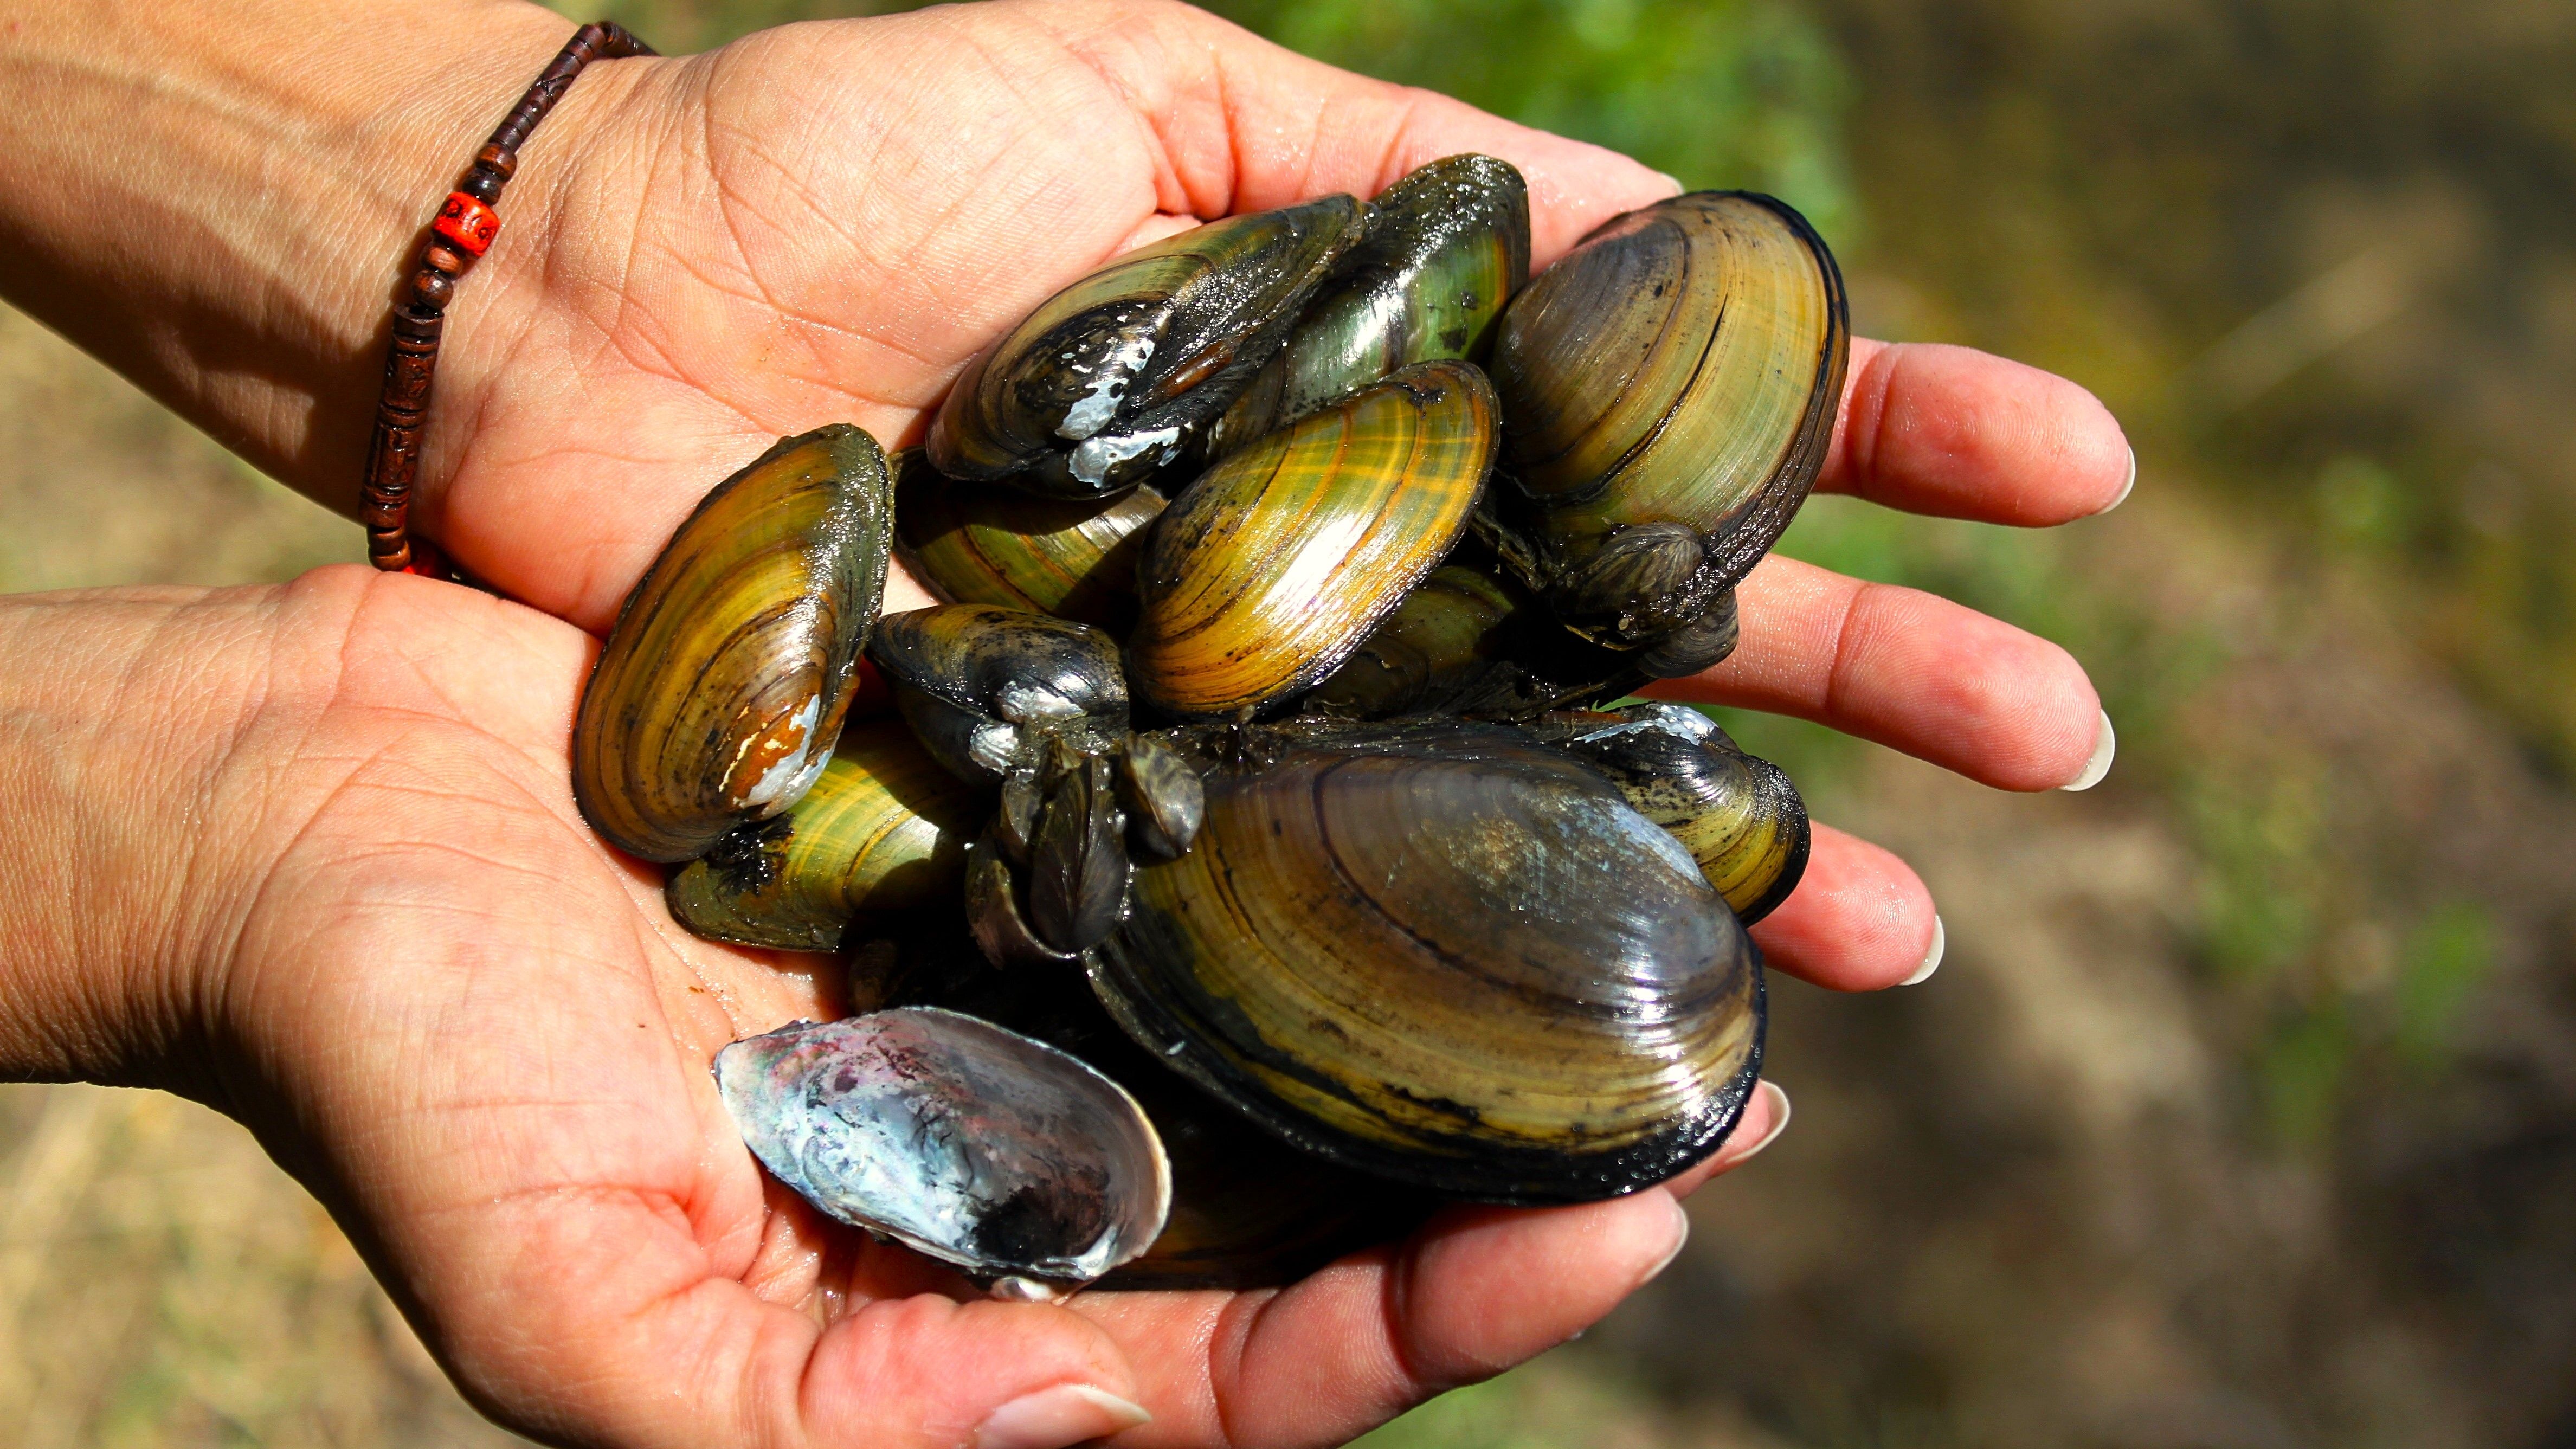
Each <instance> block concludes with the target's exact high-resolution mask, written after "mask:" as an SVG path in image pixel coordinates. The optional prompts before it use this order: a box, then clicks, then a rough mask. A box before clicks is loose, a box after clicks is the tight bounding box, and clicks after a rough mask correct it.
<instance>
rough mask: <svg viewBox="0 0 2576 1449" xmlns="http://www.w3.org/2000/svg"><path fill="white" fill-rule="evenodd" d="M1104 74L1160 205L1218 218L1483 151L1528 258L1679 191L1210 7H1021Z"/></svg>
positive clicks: (1159, 3) (1378, 185)
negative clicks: (1512, 177)
mask: <svg viewBox="0 0 2576 1449" xmlns="http://www.w3.org/2000/svg"><path fill="white" fill-rule="evenodd" d="M1023 13H1025V14H1027V15H1029V16H1030V17H1031V18H1034V19H1037V20H1038V21H1039V22H1040V23H1042V24H1045V25H1047V26H1049V27H1051V28H1053V29H1054V30H1055V31H1056V33H1057V34H1058V35H1059V36H1060V37H1061V38H1062V40H1063V42H1064V43H1065V44H1066V45H1067V46H1068V47H1069V48H1070V49H1072V50H1073V51H1074V52H1075V53H1076V54H1078V55H1080V56H1082V57H1083V58H1084V59H1085V60H1087V61H1089V62H1090V63H1091V64H1092V65H1094V66H1096V67H1097V68H1099V69H1100V70H1101V71H1103V72H1104V73H1106V74H1107V75H1109V76H1110V77H1111V78H1112V80H1113V81H1114V82H1115V83H1116V84H1117V85H1118V87H1119V88H1120V89H1121V90H1122V91H1123V92H1125V93H1126V94H1127V95H1128V97H1129V98H1130V100H1131V102H1132V104H1133V105H1134V107H1135V110H1136V113H1137V115H1138V116H1139V117H1141V118H1142V119H1143V120H1144V122H1145V123H1146V125H1147V126H1148V127H1149V128H1150V129H1151V130H1152V133H1153V135H1154V136H1155V138H1156V139H1157V141H1158V142H1159V144H1160V148H1161V152H1162V156H1163V165H1162V169H1161V174H1160V175H1159V177H1158V178H1157V184H1156V190H1157V205H1158V208H1159V209H1160V210H1162V211H1166V212H1184V213H1188V214H1191V215H1195V216H1202V217H1215V216H1225V215H1229V214H1231V213H1234V212H1241V211H1261V210H1265V209H1267V208H1270V207H1275V206H1284V205H1287V204H1288V203H1290V202H1294V201H1301V200H1305V199H1307V198H1310V197H1316V196H1323V195H1328V194H1330V193H1333V192H1336V191H1341V192H1348V193H1350V194H1352V195H1354V196H1360V197H1368V196H1373V195H1375V194H1376V193H1377V192H1379V191H1380V190H1383V189H1384V188H1385V187H1386V186H1388V185H1389V184H1391V183H1392V182H1394V181H1395V180H1396V179H1397V178H1398V177H1401V176H1402V175H1404V173H1406V172H1407V171H1410V170H1412V169H1414V168H1415V167H1417V166H1420V165H1422V164H1424V163H1425V162H1429V161H1436V160H1438V159H1440V158H1441V157H1443V156H1454V155H1457V154H1459V153H1460V152H1464V151H1479V152H1483V153H1484V154H1486V155H1489V156H1498V157H1501V158H1502V159H1503V160H1506V161H1509V162H1511V163H1512V164H1513V165H1514V166H1517V167H1519V168H1520V171H1521V175H1522V176H1523V177H1524V178H1525V179H1526V180H1527V181H1528V182H1529V189H1530V233H1531V246H1532V257H1531V260H1532V263H1533V265H1536V266H1545V265H1546V264H1547V263H1548V262H1550V261H1552V260H1554V259H1555V258H1556V257H1557V256H1558V255H1559V254H1561V253H1563V252H1564V251H1565V250H1566V249H1567V248H1568V247H1570V246H1572V245H1573V244H1574V243H1575V241H1576V240H1577V239H1578V238H1580V237H1581V236H1582V235H1583V234H1584V233H1585V232H1587V231H1590V230H1591V229H1592V228H1593V227H1595V226H1598V225H1600V224H1601V223H1602V222H1604V221H1607V220H1608V219H1610V218H1611V217H1613V216H1616V215H1617V214H1619V213H1620V212H1623V211H1627V210H1630V209H1632V208H1634V207H1638V206H1643V205H1645V204H1646V203H1648V202H1650V201H1654V200H1657V199H1659V198H1661V197H1665V196H1670V195H1672V194H1673V193H1674V192H1675V191H1677V190H1679V189H1680V188H1679V187H1678V186H1677V185H1676V184H1675V183H1674V182H1673V180H1672V179H1671V178H1670V177H1667V176H1663V175H1660V174H1658V173H1657V172H1655V171H1653V170H1650V169H1649V168H1647V167H1645V166H1641V165H1639V164H1638V163H1636V162H1634V161H1631V160H1629V159H1628V158H1627V157H1625V156H1621V155H1619V154H1618V153H1616V152H1613V151H1606V150H1603V149H1602V148H1600V147H1598V146H1590V145H1586V144H1584V143H1582V142H1579V141H1569V140H1566V139H1565V138H1563V137H1561V136H1551V135H1549V134H1547V133H1546V132H1544V131H1534V130H1532V129H1530V128H1529V127H1527V126H1521V125H1515V124H1514V123H1512V122H1510V121H1505V120H1502V119H1501V118H1499V117H1496V116H1490V115H1487V114H1485V113H1484V112H1482V111H1479V110H1477V109H1476V108H1475V107H1473V106H1469V105H1466V104H1464V103H1462V102H1459V101H1454V100H1451V99H1449V98H1448V97H1446V96H1440V95H1435V94H1433V93H1431V92H1428V91H1422V90H1416V89H1414V88H1412V87H1410V86H1399V85H1394V84H1390V83H1388V82H1386V81H1380V80H1373V79H1370V78H1368V77H1366V76H1359V75H1353V74H1351V73H1350V72H1348V71H1344V70H1338V69H1335V68H1334V67H1332V66H1329V65H1325V64H1323V63H1322V62H1320V61H1314V60H1309V59H1307V58H1305V57H1304V56H1301V55H1298V54H1296V53H1295V52H1294V51H1290V50H1287V49H1284V48H1282V47H1280V46H1277V45H1273V44H1271V43H1270V42H1269V41H1266V40H1263V39H1261V38H1260V37H1259V36H1256V35H1254V34H1252V33H1251V32H1249V31H1246V30H1243V29H1241V28H1240V27H1238V26H1235V25H1233V24H1230V23H1228V22H1226V21H1223V20H1219V19H1217V18H1216V17H1214V16H1212V15H1209V14H1207V13H1206V12H1205V11H1202V10H1198V9H1195V8H1192V7H1190V6H1186V5H1181V4H1177V3H1167V0H1094V3H1085V4H1076V5H1057V4H1051V5H1045V6H1042V7H1032V9H1031V10H1029V11H1027V12H1023Z"/></svg>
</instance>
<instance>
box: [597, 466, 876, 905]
mask: <svg viewBox="0 0 2576 1449" xmlns="http://www.w3.org/2000/svg"><path fill="white" fill-rule="evenodd" d="M893 508H894V498H893V488H892V487H891V485H890V484H889V483H888V481H887V476H886V466H885V456H884V454H882V453H880V452H879V451H878V450H877V445H876V441H875V440H874V439H872V438H870V437H869V436H868V435H867V434H866V433H864V432H861V431H860V430H859V429H857V428H854V427H849V426H847V425H844V424H835V425H834V426H831V427H827V428H822V429H819V430H817V431H815V432H811V433H806V434H804V435H802V436H801V437H794V438H787V439H783V440H781V441H780V442H779V443H778V445H777V446H776V447H773V448H771V449H770V450H769V451H768V452H766V453H763V454H762V455H761V456H760V457H759V458H758V459H757V460H756V461H754V462H753V463H752V464H751V466H750V467H748V468H745V469H743V470H742V471H741V472H739V473H736V474H735V475H733V476H732V477H731V478H728V479H726V480H725V481H724V482H723V483H722V484H720V485H718V486H717V488H716V490H715V491H714V492H712V493H709V494H708V495H707V496H706V498H705V499H704V500H703V501H702V502H700V503H699V504H698V508H697V511H696V512H694V513H692V514H690V515H689V517H688V520H687V521H686V522H684V523H682V524H681V525H680V528H679V531H678V532H676V533H674V534H673V535H671V541H670V543H669V544H668V545H666V546H665V547H664V548H663V550H662V555H661V557H660V558H658V559H656V560H654V563H653V567H652V568H651V569H650V570H649V571H647V572H646V573H645V575H644V579H643V581H642V582H641V583H638V584H637V585H636V586H635V591H634V592H633V593H631V594H629V595H627V596H626V603H625V606H624V607H623V608H621V609H620V610H619V611H618V614H617V623H616V626H615V627H614V628H612V629H611V630H610V631H609V635H608V644H607V647H606V648H604V649H603V650H602V651H601V652H600V656H599V662H598V664H597V665H596V666H595V667H593V668H592V670H591V674H590V681H589V683H588V684H587V685H586V686H585V687H584V688H583V690H582V696H581V712H580V715H579V717H578V719H577V720H576V721H575V723H574V726H573V737H572V783H573V798H574V799H575V800H576V801H578V802H579V804H580V806H581V813H582V818H584V819H585V820H588V821H589V822H590V824H591V828H592V829H595V830H597V831H598V832H599V833H600V834H601V835H603V836H605V837H607V838H608V839H609V840H610V841H611V842H613V843H614V844H615V845H616V846H617V847H618V848H619V849H621V850H624V851H627V852H629V853H631V854H634V855H640V856H642V857H644V858H645V859H647V860H660V861H682V860H691V859H694V858H696V857H697V856H698V855H700V854H701V853H703V852H704V851H705V850H706V849H707V848H708V847H709V846H711V845H714V844H715V843H716V841H717V840H718V839H719V838H720V837H722V836H723V835H724V834H725V832H727V831H729V830H731V829H733V828H734V827H736V826H738V825H741V824H744V823H745V822H748V821H752V820H759V819H762V818H765V817H767V816H770V815H774V814H776V813H777V812H779V811H781V810H784V809H786V808H787V807H788V806H790V805H792V804H794V803H796V800H797V799H798V797H800V796H802V795H803V794H804V793H805V790H806V787H807V786H809V785H811V784H812V783H813V782H814V778H815V777H816V776H817V775H819V774H821V773H822V770H823V767H824V764H825V762H826V761H828V760H829V759H830V758H831V754H832V742H833V740H834V739H835V738H837V737H838V736H839V735H840V732H841V719H842V716H843V714H844V713H846V712H847V710H848V709H849V705H850V696H851V694H852V692H853V691H854V690H855V688H856V687H857V684H858V674H857V670H856V666H857V664H858V659H859V653H860V651H861V650H862V649H863V648H864V647H866V644H867V641H868V631H869V629H870V627H871V626H872V625H874V623H875V622H876V617H877V609H878V606H879V604H880V602H881V601H882V599H883V597H884V593H885V575H886V561H887V557H888V549H889V546H890V544H891V541H892V533H893V523H892V514H893Z"/></svg>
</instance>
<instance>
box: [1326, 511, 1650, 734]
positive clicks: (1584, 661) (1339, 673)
mask: <svg viewBox="0 0 2576 1449" xmlns="http://www.w3.org/2000/svg"><path fill="white" fill-rule="evenodd" d="M1462 551H1463V550H1462ZM1646 678H1647V675H1646V674H1645V673H1644V672H1643V671H1641V670H1640V669H1639V668H1638V667H1637V661H1636V658H1635V656H1634V655H1633V654H1632V653H1630V652H1628V651H1624V650H1615V649H1605V648H1602V647H1601V646H1600V645H1597V644H1594V643H1592V642H1590V641H1588V640H1586V639H1583V638H1581V637H1579V636H1577V635H1576V634H1574V633H1573V632H1572V631H1571V630H1569V629H1567V628H1566V627H1565V626H1564V625H1562V624H1559V623H1558V622H1557V621H1556V616H1555V615H1554V614H1552V613H1550V612H1548V610H1547V608H1546V607H1545V606H1544V605H1542V604H1540V603H1539V602H1538V601H1537V600H1536V599H1534V598H1532V597H1531V596H1530V594H1529V592H1528V591H1527V590H1526V589H1523V588H1522V587H1520V586H1519V584H1518V583H1516V582H1515V581H1514V580H1513V579H1512V578H1511V577H1510V576H1509V575H1508V574H1506V573H1504V572H1503V571H1501V570H1500V569H1498V568H1495V567H1493V566H1491V565H1490V563H1488V564H1484V565H1471V564H1464V563H1457V562H1451V563H1445V564H1442V565H1441V566H1440V567H1439V568H1437V569H1434V570H1432V572H1431V576H1430V577H1429V578H1426V579H1424V580H1423V581H1422V583H1421V584H1420V585H1419V586H1418V587H1416V588H1415V589H1414V590H1413V592H1411V593H1409V594H1407V595H1405V596H1404V602H1402V603H1401V604H1398V605H1397V606H1396V608H1395V611H1394V612H1393V613H1391V614H1389V615H1387V616H1386V618H1385V620H1384V621H1382V622H1381V623H1379V625H1378V626H1377V628H1376V629H1375V630H1374V631H1372V632H1371V633H1370V635H1369V636H1368V639H1367V641H1366V642H1364V643H1362V644H1361V645H1360V647H1359V648H1358V649H1356V650H1354V651H1353V652H1352V654H1351V656H1350V658H1348V659H1346V660H1344V661H1343V663H1342V665H1341V667H1340V668H1338V669H1336V670H1334V671H1333V672H1332V673H1331V674H1329V675H1327V676H1325V678H1324V682H1323V683H1321V684H1318V685H1316V686H1315V688H1314V690H1313V692H1312V693H1310V694H1308V695H1307V696H1306V698H1305V700H1304V702H1303V705H1302V708H1304V709H1305V710H1306V711H1308V712H1310V713H1315V714H1325V715H1334V716H1338V717H1341V718H1345V719H1390V718H1395V717H1398V716H1411V715H1450V714H1454V715H1468V716H1472V717H1476V718H1482V719H1506V720H1509V719H1523V718H1527V717H1529V716H1531V715H1535V714H1539V713H1541V712H1543V711H1546V710H1552V709H1564V708H1568V707H1570V706H1573V705H1576V704H1579V703H1590V702H1597V701H1601V700H1608V699H1615V698H1617V697H1619V696H1621V695H1624V694H1628V693H1630V692H1632V691H1633V690H1635V689H1636V688H1637V687H1638V686H1639V685H1642V684H1644V683H1645V682H1646Z"/></svg>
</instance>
